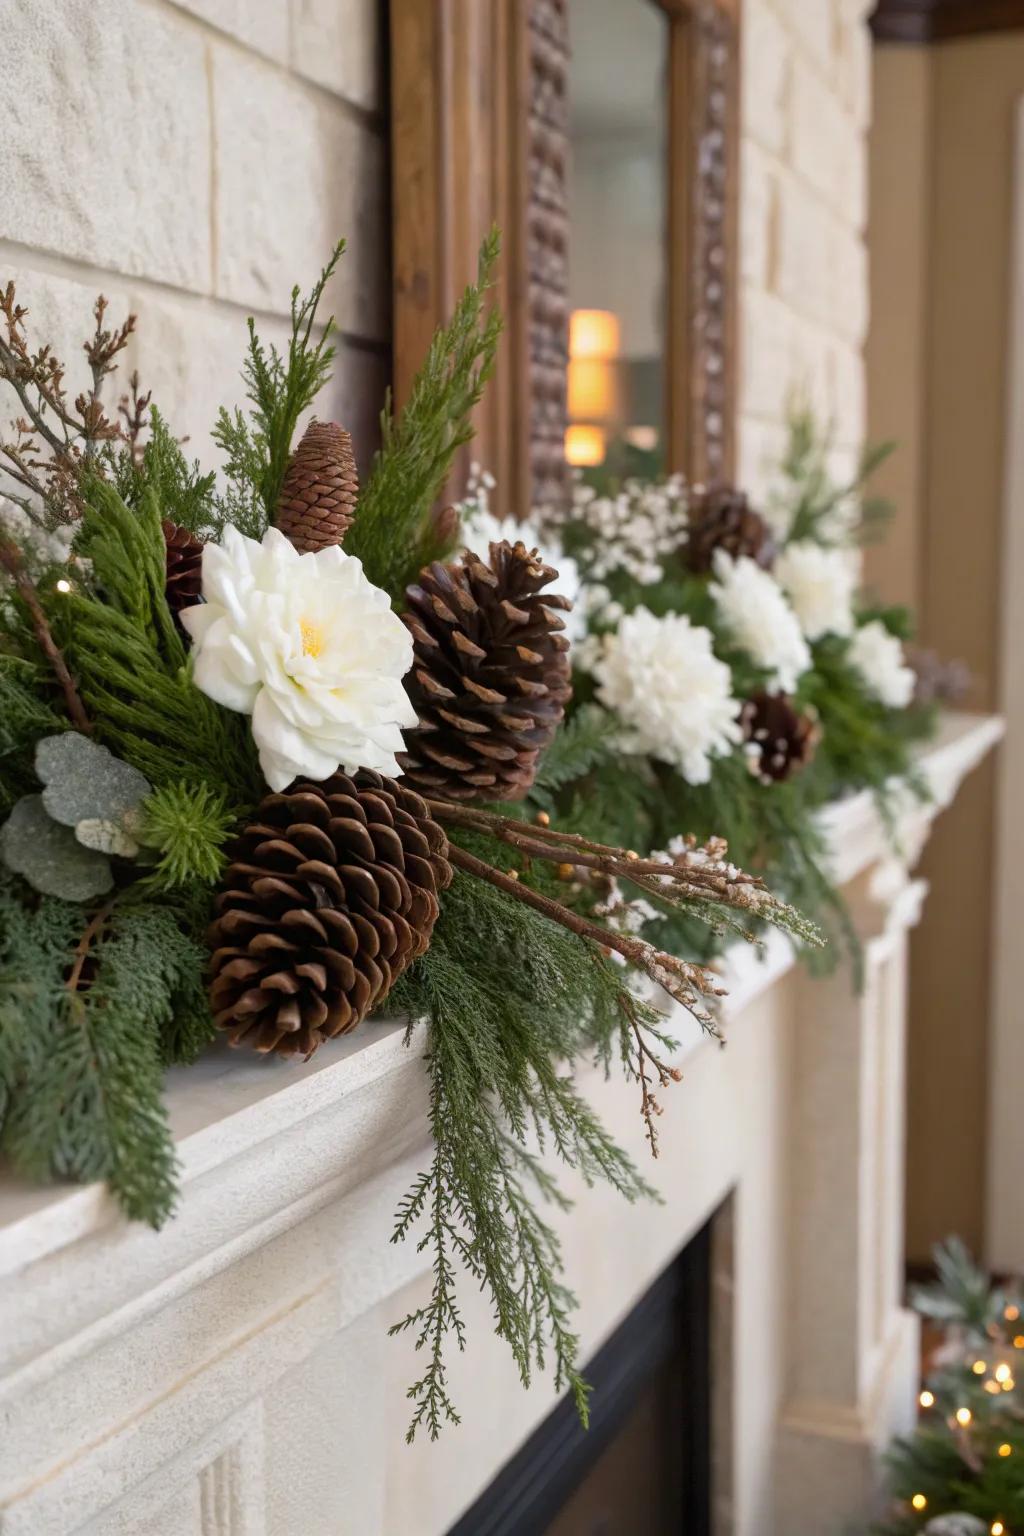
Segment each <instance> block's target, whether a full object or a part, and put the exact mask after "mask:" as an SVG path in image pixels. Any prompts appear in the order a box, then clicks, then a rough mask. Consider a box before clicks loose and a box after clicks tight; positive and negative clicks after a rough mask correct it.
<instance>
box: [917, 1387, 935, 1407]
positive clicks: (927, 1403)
mask: <svg viewBox="0 0 1024 1536" xmlns="http://www.w3.org/2000/svg"><path fill="white" fill-rule="evenodd" d="M918 1402H919V1403H920V1404H921V1407H922V1408H934V1407H935V1393H934V1392H929V1391H927V1390H926V1391H924V1392H922V1393H921V1396H920V1397H919V1398H918Z"/></svg>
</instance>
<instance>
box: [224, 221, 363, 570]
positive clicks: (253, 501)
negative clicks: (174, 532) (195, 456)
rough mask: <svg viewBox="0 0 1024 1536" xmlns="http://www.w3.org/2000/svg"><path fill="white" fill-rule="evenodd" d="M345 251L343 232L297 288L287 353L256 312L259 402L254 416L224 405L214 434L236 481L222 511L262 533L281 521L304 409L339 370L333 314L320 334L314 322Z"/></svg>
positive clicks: (253, 349) (253, 377)
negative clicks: (306, 286) (312, 278)
mask: <svg viewBox="0 0 1024 1536" xmlns="http://www.w3.org/2000/svg"><path fill="white" fill-rule="evenodd" d="M344 251H345V242H344V240H339V241H338V244H337V245H336V246H335V248H334V251H333V253H332V254H331V257H330V260H329V261H328V262H327V265H326V266H325V267H324V268H323V270H322V271H321V273H320V276H319V277H318V278H317V280H316V282H315V283H314V284H313V287H312V289H311V290H310V292H309V294H307V296H306V297H305V298H302V297H300V290H299V288H298V287H295V288H293V289H292V308H291V336H290V338H289V341H288V351H287V354H286V355H285V356H284V357H282V356H281V354H280V353H279V352H278V350H277V348H276V347H275V346H274V345H273V344H271V346H270V347H269V348H268V347H266V346H264V344H263V342H262V341H261V340H260V338H259V336H258V335H257V333H256V322H255V320H253V319H252V318H251V317H250V320H249V347H248V351H247V353H246V357H245V361H244V363H243V365H242V378H243V379H244V381H245V386H246V395H247V397H248V399H249V402H250V405H251V407H252V409H251V410H250V412H249V414H248V416H246V415H245V413H244V412H242V411H241V410H238V409H236V410H235V411H234V412H233V413H232V412H231V411H228V410H227V409H225V407H223V406H222V407H221V409H220V412H219V414H218V416H217V424H216V426H215V427H214V429H213V438H214V441H215V442H216V443H217V444H218V445H219V446H220V448H221V449H223V451H224V453H225V455H226V459H225V464H224V472H225V474H226V475H227V478H228V482H229V483H228V489H227V491H226V493H225V495H224V496H223V498H222V500H221V504H220V515H221V518H222V520H223V521H224V522H231V523H234V525H235V527H236V528H238V529H240V530H241V532H242V533H245V534H248V535H249V537H250V538H254V539H259V538H262V536H263V534H264V533H265V532H266V530H267V528H268V527H269V526H270V524H271V523H272V522H273V521H274V517H275V515H276V512H277V503H278V499H279V497H280V494H281V486H282V484H283V482H284V476H285V470H286V469H287V467H288V458H289V455H290V453H291V449H292V438H293V437H294V435H295V429H296V427H297V426H298V422H299V417H300V416H301V415H302V413H303V411H305V410H306V409H307V408H308V407H309V406H311V405H312V404H313V401H314V400H315V399H316V396H317V395H318V393H319V392H320V390H321V389H322V388H323V386H324V385H325V384H326V383H327V381H328V379H329V378H330V376H331V365H332V363H333V361H334V345H333V342H332V340H331V337H332V335H333V333H334V329H335V326H334V317H333V315H332V316H331V318H330V319H329V320H328V321H327V323H326V325H325V326H324V327H323V329H322V330H321V331H320V333H319V335H317V334H315V333H314V327H315V325H316V314H317V309H318V308H319V305H320V300H321V299H322V298H323V294H324V289H325V288H326V287H327V284H328V283H329V282H330V280H331V277H332V276H333V274H334V271H335V268H336V267H337V265H338V262H339V261H340V260H341V258H342V255H343V254H344Z"/></svg>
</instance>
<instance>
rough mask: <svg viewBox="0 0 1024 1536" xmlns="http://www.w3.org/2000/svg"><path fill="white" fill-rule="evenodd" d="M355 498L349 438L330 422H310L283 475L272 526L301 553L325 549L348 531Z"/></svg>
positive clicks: (356, 479)
mask: <svg viewBox="0 0 1024 1536" xmlns="http://www.w3.org/2000/svg"><path fill="white" fill-rule="evenodd" d="M358 498H359V476H358V474H357V472H356V461H355V458H354V456H353V453H352V439H351V437H349V435H348V433H347V432H346V431H344V430H343V429H342V428H341V427H339V426H338V425H337V423H336V422H333V421H311V422H310V424H309V426H308V427H307V428H306V430H305V432H304V433H303V434H302V440H301V442H300V443H299V446H298V447H297V448H296V450H295V452H294V453H293V454H292V456H291V459H290V460H289V462H288V468H287V470H286V471H285V477H284V484H283V485H282V487H281V498H280V500H279V501H278V504H277V526H278V527H279V528H280V530H281V532H282V533H283V534H285V535H286V536H287V537H288V538H289V539H290V540H291V542H292V543H293V544H294V545H295V548H296V549H297V550H298V551H299V552H300V553H301V554H306V553H307V551H309V550H318V549H327V548H328V546H329V545H331V544H340V543H341V541H342V539H343V538H344V537H345V535H346V533H348V530H349V529H350V528H351V526H352V521H353V519H354V517H355V515H356V501H357V500H358Z"/></svg>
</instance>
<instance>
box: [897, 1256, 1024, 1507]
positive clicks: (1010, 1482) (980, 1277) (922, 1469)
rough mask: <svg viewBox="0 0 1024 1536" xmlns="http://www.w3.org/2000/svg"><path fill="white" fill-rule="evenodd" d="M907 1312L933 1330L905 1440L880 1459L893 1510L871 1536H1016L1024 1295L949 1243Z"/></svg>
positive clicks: (1023, 1483) (1023, 1425)
mask: <svg viewBox="0 0 1024 1536" xmlns="http://www.w3.org/2000/svg"><path fill="white" fill-rule="evenodd" d="M935 1265H936V1269H937V1271H938V1277H939V1278H938V1283H937V1284H935V1285H934V1286H930V1287H928V1288H927V1289H923V1290H920V1291H918V1292H917V1293H916V1295H915V1296H914V1298H913V1301H914V1306H915V1307H916V1309H917V1310H918V1311H919V1312H920V1313H921V1314H922V1316H923V1317H924V1318H925V1319H926V1323H927V1324H931V1325H932V1326H933V1327H935V1328H936V1329H938V1330H940V1331H941V1341H940V1343H939V1344H938V1346H937V1347H936V1349H935V1351H934V1353H933V1355H932V1358H931V1369H930V1371H929V1373H928V1376H927V1379H926V1383H925V1386H924V1390H923V1391H922V1392H921V1396H920V1400H919V1401H920V1407H921V1416H920V1419H919V1421H918V1425H917V1428H916V1429H915V1430H914V1432H913V1434H911V1435H908V1436H906V1437H905V1438H901V1439H899V1440H897V1441H895V1442H894V1444H893V1446H892V1447H891V1449H890V1451H889V1453H888V1456H887V1466H888V1485H889V1489H890V1492H891V1494H892V1507H891V1512H890V1514H889V1516H888V1518H887V1519H885V1520H884V1521H882V1523H881V1524H879V1525H878V1526H876V1527H875V1532H876V1536H910V1533H912V1532H917V1531H922V1532H927V1533H928V1536H1020V1533H1021V1532H1024V1396H1022V1391H1021V1387H1020V1385H1019V1382H1018V1375H1019V1373H1021V1372H1024V1298H1022V1296H1021V1294H1020V1293H1019V1291H1018V1289H1017V1288H1016V1287H1001V1286H995V1285H993V1284H992V1283H991V1282H990V1280H989V1278H988V1276H987V1275H986V1274H985V1273H984V1272H983V1271H982V1270H981V1269H979V1268H978V1267H977V1265H976V1264H975V1263H974V1262H973V1260H972V1258H971V1256H970V1254H969V1253H968V1252H967V1249H966V1248H965V1247H964V1245H963V1243H961V1242H960V1241H959V1240H958V1239H957V1238H951V1239H950V1240H949V1241H948V1242H946V1243H944V1244H942V1245H941V1246H939V1247H938V1248H937V1249H936V1250H935Z"/></svg>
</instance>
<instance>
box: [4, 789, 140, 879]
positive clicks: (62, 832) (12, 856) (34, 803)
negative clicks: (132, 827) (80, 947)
mask: <svg viewBox="0 0 1024 1536" xmlns="http://www.w3.org/2000/svg"><path fill="white" fill-rule="evenodd" d="M0 858H2V859H3V862H4V863H5V864H6V866H7V868H8V869H10V870H12V871H13V872H14V874H16V875H21V876H23V877H24V879H26V880H27V881H28V883H29V885H31V886H32V888H33V890H36V891H39V892H40V893H41V894H42V895H44V896H60V897H62V898H63V900H64V901H88V900H89V899H90V897H93V896H102V895H103V894H104V892H106V891H109V890H110V889H111V887H112V886H113V884H114V877H113V874H112V873H111V869H110V862H109V860H108V859H107V858H106V856H105V855H104V854H102V853H99V852H97V851H96V850H95V849H93V848H85V847H83V845H82V844H81V843H80V842H79V841H78V839H77V838H76V837H75V834H74V832H73V831H72V829H71V828H70V827H63V826H61V825H60V823H59V822H56V821H54V820H53V818H52V817H51V816H50V815H49V813H48V811H47V809H46V806H45V805H44V804H43V797H42V795H26V796H25V797H24V798H23V799H21V800H19V801H18V803H17V805H16V806H15V807H14V810H13V811H12V812H11V814H10V816H9V817H8V818H7V820H6V821H5V822H4V825H3V827H0Z"/></svg>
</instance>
